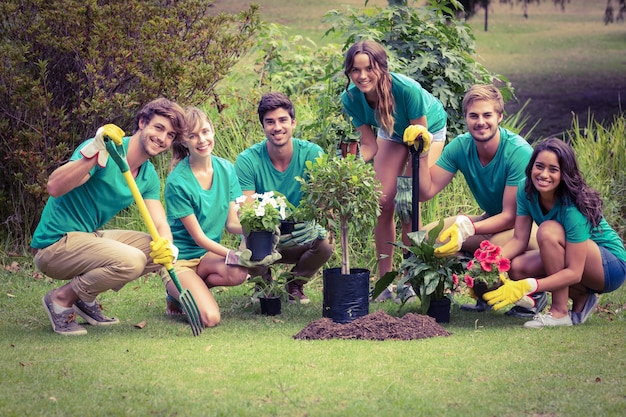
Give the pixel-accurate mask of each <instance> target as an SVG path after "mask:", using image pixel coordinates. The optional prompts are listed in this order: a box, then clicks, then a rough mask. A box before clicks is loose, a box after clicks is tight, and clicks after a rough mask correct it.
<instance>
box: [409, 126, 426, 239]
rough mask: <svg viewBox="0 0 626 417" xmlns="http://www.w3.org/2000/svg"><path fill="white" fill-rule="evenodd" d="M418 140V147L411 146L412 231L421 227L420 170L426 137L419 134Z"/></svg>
mask: <svg viewBox="0 0 626 417" xmlns="http://www.w3.org/2000/svg"><path fill="white" fill-rule="evenodd" d="M417 139H418V141H419V145H418V147H417V149H415V146H409V149H410V150H411V162H412V165H411V167H412V171H413V172H412V180H413V181H412V185H411V191H412V194H411V205H412V207H411V209H412V210H411V231H413V232H417V230H418V229H419V218H420V213H419V207H420V175H419V170H420V153H422V150H423V149H424V139H423V138H422V135H419V136H418V137H417Z"/></svg>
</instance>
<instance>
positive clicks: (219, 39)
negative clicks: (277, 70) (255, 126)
mask: <svg viewBox="0 0 626 417" xmlns="http://www.w3.org/2000/svg"><path fill="white" fill-rule="evenodd" d="M0 15H1V16H2V17H1V19H2V21H1V23H0V52H1V53H2V56H3V60H2V62H1V63H0V112H1V114H2V117H1V118H0V160H1V161H2V164H1V165H0V177H1V178H2V182H1V183H0V223H1V224H2V229H0V235H6V238H7V239H8V240H10V241H12V242H22V243H25V241H26V239H27V238H28V237H29V236H30V235H31V234H32V232H33V230H34V227H35V225H36V224H37V222H38V219H39V214H40V212H41V209H42V207H43V205H44V203H45V199H46V197H47V192H46V190H45V184H46V181H47V178H48V175H49V174H50V172H51V171H52V170H54V169H55V168H56V167H58V166H59V165H60V164H62V163H63V162H65V160H66V159H67V158H68V156H69V152H70V151H71V150H73V149H74V148H75V146H76V145H77V144H78V143H79V142H81V141H83V140H85V139H86V138H88V137H91V136H92V135H93V134H94V132H95V131H96V129H97V127H98V126H100V125H102V124H104V123H105V122H106V123H116V124H118V125H120V126H121V127H122V128H123V129H124V130H126V131H127V133H130V132H131V129H133V128H134V126H133V117H134V114H135V113H136V111H137V110H138V108H139V107H140V106H141V105H143V104H144V103H146V102H148V101H150V100H152V99H154V98H156V97H159V96H165V97H167V98H169V99H172V100H175V101H178V102H179V103H181V104H182V105H185V104H197V103H204V102H207V101H208V100H210V99H211V98H212V97H213V90H214V88H215V86H216V84H217V83H218V82H219V81H220V80H221V79H222V78H224V77H225V76H226V74H227V73H228V71H229V70H230V68H231V67H232V66H233V65H234V64H235V62H237V61H238V59H239V58H240V57H241V56H242V55H243V54H244V53H246V52H247V51H248V49H249V47H250V46H251V43H252V38H253V36H254V34H255V32H256V31H257V30H258V28H259V25H260V19H259V15H258V7H257V6H251V7H250V9H249V10H246V11H242V12H240V13H239V14H238V15H227V14H219V15H212V14H211V9H210V2H207V1H205V0H180V1H166V2H158V1H157V2H155V1H152V0H137V1H133V2H98V1H95V0H81V1H77V0H62V1H61V0H5V1H3V2H2V3H0ZM3 237H4V236H3Z"/></svg>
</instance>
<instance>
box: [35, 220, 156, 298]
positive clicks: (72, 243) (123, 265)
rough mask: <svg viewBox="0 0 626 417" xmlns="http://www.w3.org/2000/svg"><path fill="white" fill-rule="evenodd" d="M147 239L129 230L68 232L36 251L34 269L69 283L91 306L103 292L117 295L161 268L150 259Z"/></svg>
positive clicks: (148, 237)
mask: <svg viewBox="0 0 626 417" xmlns="http://www.w3.org/2000/svg"><path fill="white" fill-rule="evenodd" d="M151 241H152V238H151V237H150V235H148V234H146V233H142V232H136V231H132V230H98V231H95V232H93V233H85V232H70V233H67V234H66V235H65V236H64V237H63V238H62V239H60V240H59V241H58V242H56V243H54V244H52V245H50V246H48V247H46V248H43V249H39V250H38V251H37V254H36V255H35V265H36V266H37V268H39V270H40V271H41V272H43V273H44V274H45V275H47V276H49V277H51V278H53V279H58V280H71V283H70V285H71V286H72V289H73V290H74V292H75V293H76V294H77V295H78V297H79V298H80V299H81V300H83V301H86V302H92V301H94V300H95V299H96V297H97V296H98V294H100V293H103V292H105V291H107V290H113V291H119V290H120V289H121V288H122V287H123V286H124V285H126V284H127V283H128V282H130V281H133V280H135V279H137V278H139V277H140V276H142V275H144V274H147V273H149V272H156V271H159V270H160V269H161V268H162V266H161V265H159V264H155V263H153V262H152V259H150V242H151Z"/></svg>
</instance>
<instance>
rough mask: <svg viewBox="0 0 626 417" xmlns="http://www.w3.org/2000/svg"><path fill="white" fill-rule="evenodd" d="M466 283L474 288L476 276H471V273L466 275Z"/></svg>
mask: <svg viewBox="0 0 626 417" xmlns="http://www.w3.org/2000/svg"><path fill="white" fill-rule="evenodd" d="M465 285H467V286H468V287H470V288H474V278H472V277H470V276H469V275H465Z"/></svg>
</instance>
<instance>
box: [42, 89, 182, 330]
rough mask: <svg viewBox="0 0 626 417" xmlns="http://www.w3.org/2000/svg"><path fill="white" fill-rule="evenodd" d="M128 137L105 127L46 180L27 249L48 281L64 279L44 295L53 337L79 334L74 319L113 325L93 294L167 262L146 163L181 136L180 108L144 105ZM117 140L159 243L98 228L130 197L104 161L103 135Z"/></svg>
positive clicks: (154, 179) (168, 237)
mask: <svg viewBox="0 0 626 417" xmlns="http://www.w3.org/2000/svg"><path fill="white" fill-rule="evenodd" d="M136 120H137V126H136V130H135V132H134V133H133V135H132V136H130V137H123V136H124V131H122V129H120V128H119V127H117V126H115V125H113V124H108V125H105V126H103V127H102V128H100V129H98V132H97V133H96V136H95V137H94V138H93V139H90V140H87V141H85V142H84V143H83V144H81V145H80V146H79V147H78V148H77V149H76V151H75V152H74V154H73V155H72V157H71V160H70V161H69V162H67V163H66V164H65V165H62V166H61V167H59V168H57V169H56V170H55V171H54V172H53V173H52V174H51V175H50V178H49V180H48V184H47V188H48V191H49V192H50V198H49V199H48V202H47V203H46V206H45V207H44V210H43V213H42V216H41V220H40V222H39V224H38V226H37V228H36V230H35V233H34V235H33V239H32V242H31V246H32V247H33V248H34V249H36V254H35V265H37V268H39V270H40V271H41V272H43V273H44V274H46V275H47V276H49V277H51V278H53V279H58V280H64V281H69V282H68V283H67V284H65V285H63V286H61V287H59V288H56V289H53V290H51V291H49V292H48V293H47V294H46V295H45V296H44V298H43V300H42V302H43V306H44V309H45V311H46V314H47V315H48V318H49V319H50V322H51V323H52V328H53V330H54V331H55V332H56V333H59V334H62V335H65V336H69V335H82V334H85V333H87V331H86V330H85V328H84V327H83V326H81V325H79V324H78V323H77V322H76V320H75V315H76V314H78V315H79V316H81V317H82V318H83V319H84V320H86V321H87V322H88V323H89V324H91V325H110V324H115V323H118V322H119V320H118V319H116V318H111V317H106V316H104V315H103V314H102V311H101V309H100V305H99V304H98V303H97V302H96V297H97V296H98V295H99V294H101V293H103V292H105V291H107V290H114V291H118V290H120V289H121V288H122V287H123V286H124V285H125V284H127V283H128V282H130V281H132V280H134V279H136V278H138V277H140V276H141V275H144V274H146V273H148V272H154V271H157V270H159V269H161V267H162V265H163V264H166V263H168V262H172V261H173V260H174V259H175V257H176V255H175V252H176V249H175V247H173V246H172V245H171V244H170V243H169V242H171V241H172V234H171V232H170V228H169V226H168V224H167V220H166V218H165V210H164V208H163V205H162V204H161V200H160V188H161V183H160V181H159V177H158V175H157V172H156V170H155V168H154V166H153V165H152V163H150V161H149V159H150V158H151V157H153V156H156V155H158V154H160V153H162V152H164V151H166V150H168V149H169V148H170V146H171V144H172V142H173V141H174V140H180V137H181V135H182V133H183V131H184V126H185V124H184V114H183V110H182V108H181V107H180V106H179V105H178V104H176V103H173V102H171V101H169V100H167V99H157V100H153V101H151V102H150V103H148V104H146V105H145V106H144V107H143V108H142V109H141V111H140V112H139V114H138V115H137V117H136ZM105 137H108V138H111V139H114V140H115V141H116V142H117V141H121V142H122V146H123V147H124V149H125V151H126V159H127V161H128V165H129V168H130V172H131V174H132V175H133V177H135V182H136V184H137V187H138V189H139V192H140V193H141V195H142V197H143V198H144V200H145V202H146V206H147V208H148V211H149V213H150V215H151V216H152V218H153V220H154V223H155V225H156V228H157V230H158V232H159V235H160V236H161V238H160V239H159V240H158V241H152V239H151V237H150V235H148V234H146V233H143V232H136V231H133V230H102V227H103V226H104V225H105V224H106V223H108V221H109V220H111V218H113V216H115V215H116V214H117V213H118V212H119V211H120V210H122V209H124V208H126V207H128V206H129V205H130V204H132V203H133V201H134V198H133V195H132V193H131V191H130V188H129V187H128V185H127V183H126V180H125V178H124V176H123V175H122V173H121V171H120V169H119V167H118V166H117V165H116V163H115V162H114V161H113V160H111V159H110V158H108V152H107V151H106V147H105V144H104V138H105Z"/></svg>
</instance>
